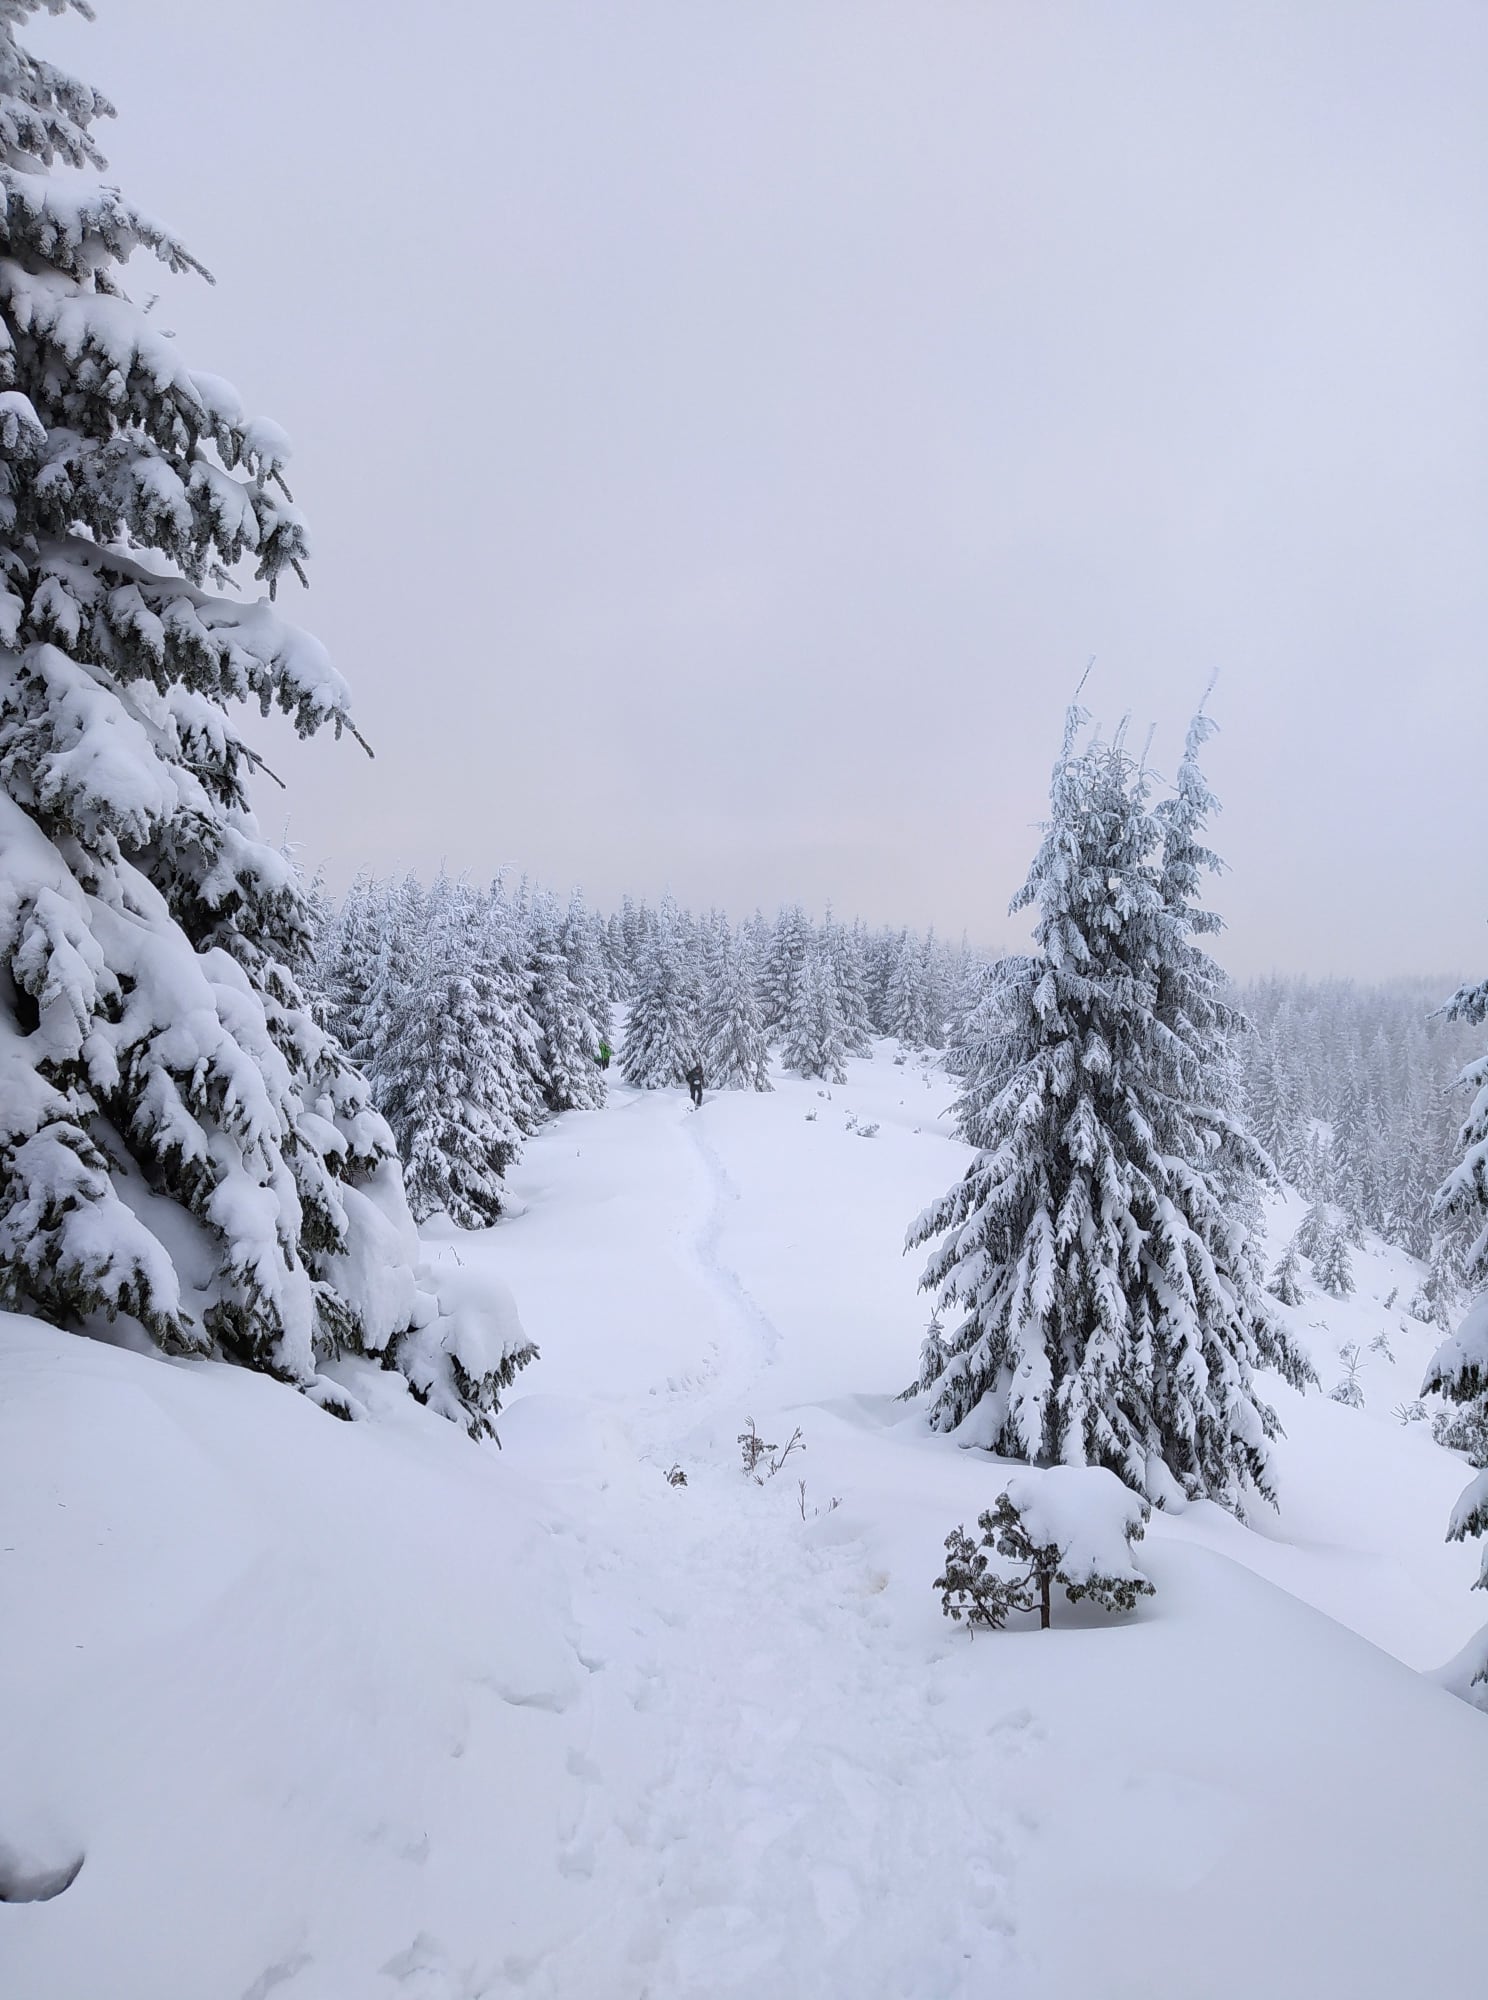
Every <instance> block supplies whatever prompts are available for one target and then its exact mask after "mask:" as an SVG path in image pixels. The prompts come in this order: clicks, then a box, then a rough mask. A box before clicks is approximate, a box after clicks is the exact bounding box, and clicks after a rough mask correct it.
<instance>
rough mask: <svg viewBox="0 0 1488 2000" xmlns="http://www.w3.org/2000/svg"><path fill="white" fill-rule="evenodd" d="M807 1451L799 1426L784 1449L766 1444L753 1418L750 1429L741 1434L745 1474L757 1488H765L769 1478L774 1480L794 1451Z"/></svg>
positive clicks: (740, 1447) (750, 1421)
mask: <svg viewBox="0 0 1488 2000" xmlns="http://www.w3.org/2000/svg"><path fill="white" fill-rule="evenodd" d="M805 1449H806V1440H805V1439H804V1438H803V1437H802V1436H801V1427H800V1425H799V1424H797V1426H796V1428H795V1429H794V1430H793V1431H792V1432H791V1434H790V1436H789V1437H788V1438H787V1439H786V1441H785V1445H784V1447H783V1448H782V1447H781V1446H779V1445H773V1444H766V1442H765V1440H764V1439H763V1438H762V1437H761V1436H760V1434H759V1432H758V1431H757V1430H756V1429H755V1427H754V1418H753V1417H751V1418H750V1419H749V1423H748V1427H747V1428H746V1429H744V1430H742V1431H740V1433H739V1450H740V1452H741V1454H742V1455H743V1459H744V1472H745V1475H746V1477H747V1478H750V1479H752V1480H753V1481H754V1483H755V1485H756V1486H763V1485H764V1483H765V1479H766V1478H767V1477H768V1478H770V1479H773V1478H774V1477H775V1475H776V1473H777V1472H778V1471H779V1470H780V1468H781V1466H782V1465H784V1464H785V1461H786V1460H787V1459H788V1458H789V1457H790V1455H791V1453H792V1452H793V1451H804V1450H805ZM762 1465H763V1466H764V1468H765V1470H764V1472H763V1473H761V1471H760V1467H761V1466H762Z"/></svg>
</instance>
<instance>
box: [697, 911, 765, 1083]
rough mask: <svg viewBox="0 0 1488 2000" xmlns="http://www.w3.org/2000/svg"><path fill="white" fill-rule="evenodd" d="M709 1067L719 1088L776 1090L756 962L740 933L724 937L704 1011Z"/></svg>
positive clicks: (705, 1066)
mask: <svg viewBox="0 0 1488 2000" xmlns="http://www.w3.org/2000/svg"><path fill="white" fill-rule="evenodd" d="M703 1071H704V1074H705V1075H706V1076H707V1078H708V1081H709V1083H710V1084H711V1085H712V1087H713V1089H714V1090H770V1089H773V1087H774V1086H773V1085H772V1084H771V1082H770V1051H769V1048H768V1046H767V1044H766V1042H765V1034H764V1029H763V1027H762V1026H761V1025H760V1017H759V1003H758V1000H757V998H756V996H755V985H754V966H753V963H752V961H751V958H750V955H749V952H748V949H747V947H746V946H745V943H744V940H743V939H742V938H741V937H740V936H738V935H737V934H735V935H733V936H728V935H725V936H723V937H722V938H721V939H720V940H719V947H718V956H717V961H716V964H715V966H714V971H713V981H712V985H711V988H710V991H709V994H708V1001H707V1006H706V1009H705V1011H704V1015H703Z"/></svg>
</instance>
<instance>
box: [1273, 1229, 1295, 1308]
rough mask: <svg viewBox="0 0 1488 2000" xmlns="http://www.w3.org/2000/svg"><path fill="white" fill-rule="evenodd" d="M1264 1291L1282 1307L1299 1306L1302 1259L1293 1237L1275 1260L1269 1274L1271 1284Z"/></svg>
mask: <svg viewBox="0 0 1488 2000" xmlns="http://www.w3.org/2000/svg"><path fill="white" fill-rule="evenodd" d="M1266 1290H1267V1291H1268V1292H1269V1293H1270V1294H1271V1296H1272V1298H1273V1299H1279V1300H1280V1301H1281V1303H1282V1304H1283V1305H1284V1306H1299V1305H1301V1303H1302V1259H1301V1257H1300V1256H1299V1255H1298V1252H1297V1239H1296V1237H1295V1236H1294V1237H1292V1239H1291V1241H1290V1242H1289V1243H1288V1244H1287V1247H1286V1248H1285V1250H1283V1251H1282V1253H1281V1256H1280V1257H1279V1258H1278V1259H1277V1262H1276V1269H1275V1270H1274V1271H1273V1272H1272V1273H1271V1282H1270V1283H1269V1284H1268V1285H1267V1287H1266Z"/></svg>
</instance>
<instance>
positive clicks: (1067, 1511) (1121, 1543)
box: [1004, 1465, 1152, 1584]
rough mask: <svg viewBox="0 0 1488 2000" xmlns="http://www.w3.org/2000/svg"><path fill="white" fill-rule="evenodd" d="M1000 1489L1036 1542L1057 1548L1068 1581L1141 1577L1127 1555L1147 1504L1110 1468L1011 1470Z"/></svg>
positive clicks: (1142, 1523) (1141, 1526)
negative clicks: (1123, 1483) (1002, 1489)
mask: <svg viewBox="0 0 1488 2000" xmlns="http://www.w3.org/2000/svg"><path fill="white" fill-rule="evenodd" d="M1004 1490H1005V1492H1006V1493H1007V1497H1008V1499H1009V1500H1011V1501H1012V1503H1013V1505H1014V1506H1015V1507H1016V1508H1017V1510H1018V1512H1019V1514H1021V1515H1022V1517H1023V1526H1024V1527H1025V1528H1026V1529H1027V1531H1028V1538H1029V1540H1030V1541H1031V1542H1032V1543H1033V1544H1034V1545H1035V1547H1037V1548H1057V1549H1058V1551H1059V1571H1060V1574H1061V1576H1063V1577H1064V1578H1065V1579H1066V1581H1068V1582H1069V1583H1073V1584H1083V1583H1086V1582H1088V1581H1090V1579H1092V1578H1094V1577H1114V1578H1117V1579H1124V1580H1127V1581H1130V1582H1133V1583H1141V1584H1145V1583H1146V1581H1147V1579H1146V1578H1145V1577H1144V1576H1143V1574H1142V1572H1141V1571H1140V1570H1139V1569H1138V1568H1137V1566H1136V1564H1135V1563H1134V1562H1133V1561H1132V1553H1131V1543H1132V1540H1133V1539H1134V1538H1136V1539H1138V1540H1139V1539H1140V1538H1141V1535H1142V1531H1143V1529H1144V1527H1145V1526H1146V1523H1147V1520H1148V1518H1149V1516H1150V1514H1151V1511H1152V1510H1151V1508H1150V1507H1149V1506H1148V1505H1147V1503H1146V1501H1145V1500H1143V1499H1141V1498H1139V1496H1138V1495H1137V1494H1135V1493H1133V1492H1132V1490H1131V1488H1130V1487H1129V1486H1123V1485H1122V1483H1121V1481H1120V1480H1119V1479H1118V1478H1117V1477H1116V1475H1115V1473H1114V1472H1107V1471H1106V1470H1105V1469H1104V1467H1102V1466H1096V1465H1053V1466H1050V1467H1049V1468H1048V1470H1047V1471H1042V1472H1017V1473H1014V1475H1013V1477H1012V1478H1011V1479H1010V1480H1009V1481H1008V1483H1007V1486H1006V1488H1005V1489H1004Z"/></svg>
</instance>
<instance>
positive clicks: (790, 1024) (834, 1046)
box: [782, 944, 847, 1083]
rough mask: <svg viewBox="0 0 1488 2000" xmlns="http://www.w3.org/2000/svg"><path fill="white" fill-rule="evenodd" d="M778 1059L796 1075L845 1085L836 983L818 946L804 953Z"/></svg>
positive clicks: (844, 1060)
mask: <svg viewBox="0 0 1488 2000" xmlns="http://www.w3.org/2000/svg"><path fill="white" fill-rule="evenodd" d="M782 1059H783V1061H784V1063H785V1067H786V1068H787V1069H788V1070H794V1072H795V1073H796V1075H797V1076H807V1077H810V1076H819V1077H822V1078H824V1079H825V1080H826V1082H828V1083H846V1082H847V1068H846V1050H845V1048H844V1047H843V1038H842V1015H841V1013H840V1012H839V1010H838V1006H837V980H836V976H835V974H834V973H833V971H832V961H831V959H830V958H829V957H828V956H827V953H826V950H825V949H824V947H823V946H821V945H820V944H816V945H813V946H812V948H811V951H810V952H809V953H808V954H807V958H806V964H805V966H804V968H803V970H802V973H801V978H800V983H799V984H798V985H797V987H796V993H795V998H794V1000H793V1001H792V1003H791V1012H790V1016H789V1018H788V1020H787V1021H786V1023H785V1032H784V1037H783V1041H782Z"/></svg>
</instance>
